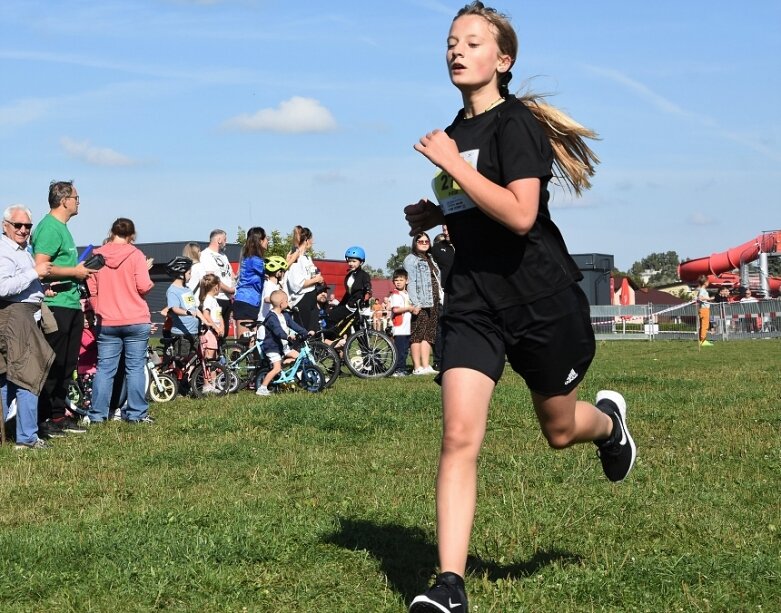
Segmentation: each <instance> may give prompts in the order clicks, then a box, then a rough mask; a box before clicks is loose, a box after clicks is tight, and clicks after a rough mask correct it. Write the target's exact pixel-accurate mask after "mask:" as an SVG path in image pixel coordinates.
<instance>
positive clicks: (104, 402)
mask: <svg viewBox="0 0 781 613" xmlns="http://www.w3.org/2000/svg"><path fill="white" fill-rule="evenodd" d="M150 329H151V325H150V324H132V325H129V326H98V329H97V332H98V335H97V336H98V370H97V371H96V372H95V379H94V380H93V382H92V405H91V406H90V408H89V412H88V413H87V416H88V417H89V418H90V421H91V422H101V421H106V420H107V419H108V411H109V403H110V402H111V391H112V389H113V387H114V377H115V376H116V374H117V366H118V365H119V357H120V355H122V353H123V352H124V354H125V380H126V381H127V410H126V413H125V415H126V419H127V420H128V421H138V420H139V419H143V418H144V417H146V413H147V409H148V408H149V405H148V404H147V401H146V379H145V378H144V369H145V368H146V346H147V344H148V343H149V332H150Z"/></svg>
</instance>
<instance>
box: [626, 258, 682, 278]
mask: <svg viewBox="0 0 781 613" xmlns="http://www.w3.org/2000/svg"><path fill="white" fill-rule="evenodd" d="M680 262H681V260H680V258H679V257H678V254H677V253H676V252H675V251H667V252H666V253H651V254H649V255H647V256H646V257H644V258H643V259H642V260H640V261H639V262H635V263H634V264H632V267H631V268H630V269H629V273H628V274H629V276H630V277H632V279H633V280H635V281H636V282H637V281H640V283H638V285H650V286H653V285H664V284H665V283H675V282H676V281H678V264H680ZM649 270H650V271H653V274H652V275H651V276H650V277H649V278H648V282H647V283H642V278H641V275H642V273H644V272H646V271H649Z"/></svg>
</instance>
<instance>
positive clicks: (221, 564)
mask: <svg viewBox="0 0 781 613" xmlns="http://www.w3.org/2000/svg"><path fill="white" fill-rule="evenodd" d="M780 367H781V342H779V341H746V342H732V343H717V344H716V345H715V346H714V347H712V348H708V349H707V351H706V350H705V349H703V350H702V351H698V350H697V347H696V343H694V342H691V343H684V342H655V343H640V342H634V343H629V342H625V343H619V342H614V343H602V344H600V346H599V349H598V355H597V359H596V360H595V363H594V365H593V366H592V369H591V371H590V373H589V376H588V377H587V379H586V381H585V383H584V385H583V386H582V392H583V394H582V395H583V396H584V397H586V398H593V396H594V394H595V393H596V391H597V390H599V389H602V388H613V389H617V390H620V391H621V392H622V393H624V395H625V396H626V398H627V400H628V403H629V424H630V426H631V428H632V433H633V435H634V437H635V439H636V440H637V443H638V448H639V459H638V461H637V465H636V468H635V470H634V472H633V473H632V475H631V477H630V478H629V479H628V480H627V482H625V483H623V484H619V485H615V484H611V483H609V482H608V481H607V480H606V479H605V478H604V477H603V476H602V474H601V469H600V467H599V462H598V461H597V459H596V457H595V454H594V448H593V446H592V445H581V446H578V447H576V448H572V449H569V450H566V451H562V452H554V451H552V450H549V449H548V447H547V445H546V443H545V441H544V439H543V438H542V436H541V434H540V432H539V428H538V427H537V424H536V422H535V419H534V416H533V411H532V409H531V404H530V401H529V397H528V393H527V392H526V389H525V387H524V386H523V384H522V382H521V381H520V380H519V379H518V378H517V377H515V376H514V375H512V373H509V372H508V373H506V374H505V377H504V379H503V380H502V382H501V384H500V385H499V387H498V388H497V391H496V394H495V396H494V400H493V403H492V407H491V415H490V424H489V430H488V435H487V437H486V443H485V447H484V451H483V454H482V457H481V460H480V464H481V466H480V493H479V502H478V512H477V519H476V523H475V528H474V534H473V540H472V548H471V557H470V565H469V575H468V577H467V589H468V592H469V595H470V604H471V611H475V612H479V613H482V612H488V611H495V612H505V611H651V612H657V611H776V610H779V609H781V576H780V575H781V547H780V546H779V529H781V505H780V504H779V502H780V501H781V494H779V492H781V444H780V442H779V441H780V439H779V436H780V434H781V398H780V395H781V384H780V381H779V372H780V371H781V368H780ZM152 410H153V414H154V416H155V418H156V419H157V423H156V424H155V425H154V426H151V427H148V428H146V427H130V426H128V425H126V424H121V423H109V424H107V425H104V426H102V427H96V428H93V430H92V431H90V432H89V433H88V434H87V435H84V436H82V437H69V438H67V439H60V440H56V441H55V442H54V447H53V448H52V449H50V450H48V451H46V452H43V453H19V452H14V451H13V449H11V448H10V447H9V446H7V447H6V448H4V449H2V450H0V466H1V467H2V471H0V479H1V480H2V487H0V492H2V493H1V494H0V610H2V611H149V610H155V609H161V610H170V611H243V610H246V611H318V612H331V611H334V612H342V611H367V612H383V611H388V612H391V611H393V612H401V611H404V610H405V606H406V604H407V603H408V602H409V600H410V599H411V598H412V597H413V596H414V595H415V594H416V593H418V592H419V591H420V590H421V589H422V588H424V587H425V585H426V583H427V582H428V580H429V579H430V577H431V576H432V574H433V573H434V572H435V565H436V547H435V540H434V530H435V524H434V500H433V484H434V474H435V471H436V462H437V452H438V446H439V431H440V415H439V413H440V411H439V390H438V388H437V387H436V385H434V384H433V383H432V381H431V379H430V378H429V377H409V378H406V379H388V380H382V381H360V380H356V379H353V378H349V377H343V378H340V379H339V380H338V381H337V382H336V384H335V387H334V388H333V389H331V390H328V391H326V392H325V393H323V394H319V395H311V394H307V393H304V392H301V393H295V394H284V395H278V396H274V397H271V398H267V399H256V397H255V396H254V395H250V394H248V393H247V392H244V393H240V394H238V395H234V396H231V397H227V398H224V399H220V400H208V401H194V400H187V399H182V400H177V401H175V402H174V403H171V404H167V405H153V406H152Z"/></svg>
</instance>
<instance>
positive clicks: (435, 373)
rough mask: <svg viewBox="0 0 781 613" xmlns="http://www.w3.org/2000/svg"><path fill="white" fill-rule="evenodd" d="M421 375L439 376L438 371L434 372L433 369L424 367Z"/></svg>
mask: <svg viewBox="0 0 781 613" xmlns="http://www.w3.org/2000/svg"><path fill="white" fill-rule="evenodd" d="M423 374H424V375H438V374H439V371H438V370H435V369H434V368H432V367H431V366H426V367H425V368H424V369H423Z"/></svg>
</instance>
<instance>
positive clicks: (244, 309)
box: [233, 300, 260, 321]
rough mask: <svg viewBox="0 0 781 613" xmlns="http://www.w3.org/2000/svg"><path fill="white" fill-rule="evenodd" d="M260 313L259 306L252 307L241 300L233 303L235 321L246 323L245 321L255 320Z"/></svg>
mask: <svg viewBox="0 0 781 613" xmlns="http://www.w3.org/2000/svg"><path fill="white" fill-rule="evenodd" d="M258 313H260V305H258V306H252V305H251V304H249V303H248V302H244V301H242V300H234V302H233V319H235V320H236V321H246V320H247V319H251V320H253V321H254V320H256V319H257V318H258Z"/></svg>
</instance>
